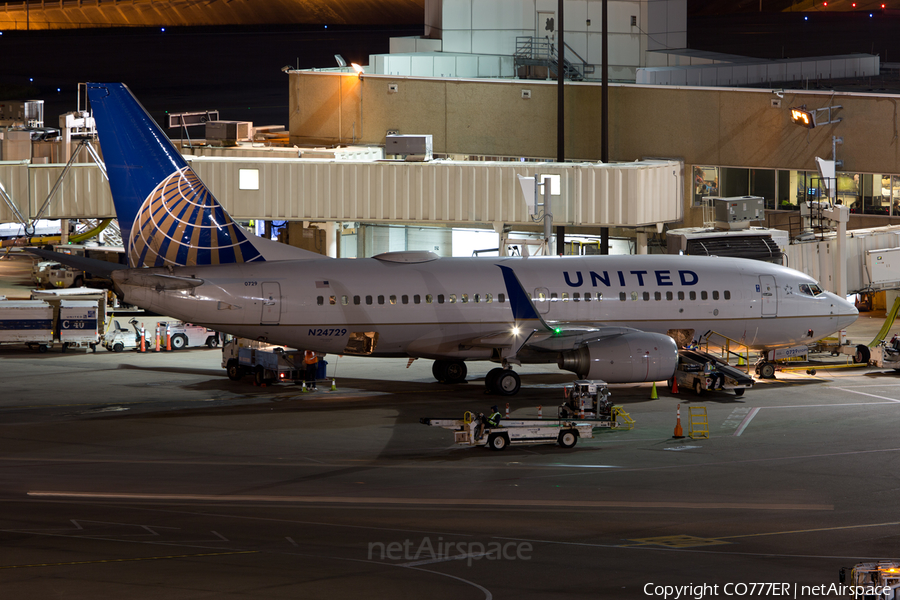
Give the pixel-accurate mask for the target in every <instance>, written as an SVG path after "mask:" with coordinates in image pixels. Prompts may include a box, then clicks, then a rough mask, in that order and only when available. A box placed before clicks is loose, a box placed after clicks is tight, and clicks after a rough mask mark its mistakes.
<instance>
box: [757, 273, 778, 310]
mask: <svg viewBox="0 0 900 600" xmlns="http://www.w3.org/2000/svg"><path fill="white" fill-rule="evenodd" d="M777 289H778V288H777V287H776V286H775V277H774V276H772V275H760V276H759V292H760V293H761V294H762V316H764V317H775V316H778V293H777Z"/></svg>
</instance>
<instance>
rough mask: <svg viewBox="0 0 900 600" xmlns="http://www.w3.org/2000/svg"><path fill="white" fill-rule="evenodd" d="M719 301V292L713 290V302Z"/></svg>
mask: <svg viewBox="0 0 900 600" xmlns="http://www.w3.org/2000/svg"><path fill="white" fill-rule="evenodd" d="M718 299H719V290H713V300H718Z"/></svg>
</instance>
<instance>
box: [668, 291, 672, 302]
mask: <svg viewBox="0 0 900 600" xmlns="http://www.w3.org/2000/svg"><path fill="white" fill-rule="evenodd" d="M672 298H673V296H672V292H666V300H669V301H670V302H671V300H672Z"/></svg>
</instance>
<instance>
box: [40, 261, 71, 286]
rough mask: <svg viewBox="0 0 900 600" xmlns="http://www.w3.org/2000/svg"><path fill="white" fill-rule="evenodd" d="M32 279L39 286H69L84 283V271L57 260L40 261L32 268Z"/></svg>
mask: <svg viewBox="0 0 900 600" xmlns="http://www.w3.org/2000/svg"><path fill="white" fill-rule="evenodd" d="M31 279H32V280H33V281H34V283H35V284H37V285H38V286H39V287H48V288H69V287H81V286H83V285H84V271H79V270H77V269H72V268H70V267H67V266H65V265H63V264H60V263H58V262H55V261H40V262H37V263H35V264H34V266H33V267H32V269H31Z"/></svg>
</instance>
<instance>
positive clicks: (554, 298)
mask: <svg viewBox="0 0 900 600" xmlns="http://www.w3.org/2000/svg"><path fill="white" fill-rule="evenodd" d="M557 300H559V296H558V295H557V294H556V292H550V302H556V301H557Z"/></svg>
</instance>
